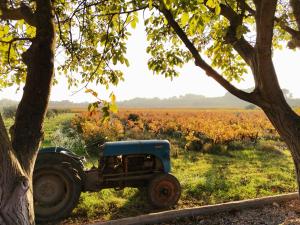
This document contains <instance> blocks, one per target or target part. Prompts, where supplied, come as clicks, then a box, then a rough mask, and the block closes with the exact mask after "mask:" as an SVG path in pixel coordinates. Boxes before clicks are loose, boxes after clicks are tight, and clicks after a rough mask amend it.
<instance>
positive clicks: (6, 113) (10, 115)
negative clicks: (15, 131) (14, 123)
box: [2, 106, 71, 119]
mask: <svg viewBox="0 0 300 225" xmlns="http://www.w3.org/2000/svg"><path fill="white" fill-rule="evenodd" d="M16 111H17V106H7V107H3V109H2V115H3V117H4V118H5V119H14V118H15V115H16ZM70 112H71V109H48V110H47V113H46V117H47V118H53V117H55V116H57V115H59V114H62V113H70Z"/></svg>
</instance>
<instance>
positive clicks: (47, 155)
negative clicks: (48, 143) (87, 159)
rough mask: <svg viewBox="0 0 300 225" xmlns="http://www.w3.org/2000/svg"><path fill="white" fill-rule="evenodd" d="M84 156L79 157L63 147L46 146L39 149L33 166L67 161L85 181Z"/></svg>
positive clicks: (83, 181)
mask: <svg viewBox="0 0 300 225" xmlns="http://www.w3.org/2000/svg"><path fill="white" fill-rule="evenodd" d="M83 161H84V157H80V156H78V155H76V154H75V153H73V152H71V151H70V150H68V149H66V148H63V147H47V148H42V149H40V150H39V152H38V155H37V159H36V162H35V167H39V166H40V165H43V166H44V165H47V164H48V165H49V164H59V163H69V164H70V165H71V166H72V167H73V168H74V169H76V170H77V172H78V175H79V176H80V178H81V180H82V184H84V183H85V173H84V165H83Z"/></svg>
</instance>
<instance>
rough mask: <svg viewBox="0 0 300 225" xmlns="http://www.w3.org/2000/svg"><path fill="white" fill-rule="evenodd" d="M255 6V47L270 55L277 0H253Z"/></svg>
mask: <svg viewBox="0 0 300 225" xmlns="http://www.w3.org/2000/svg"><path fill="white" fill-rule="evenodd" d="M254 3H255V6H256V15H255V17H256V18H255V19H256V30H257V36H256V47H257V49H258V51H261V52H264V53H265V54H268V55H270V56H271V49H272V39H273V29H274V21H275V11H276V5H277V0H254Z"/></svg>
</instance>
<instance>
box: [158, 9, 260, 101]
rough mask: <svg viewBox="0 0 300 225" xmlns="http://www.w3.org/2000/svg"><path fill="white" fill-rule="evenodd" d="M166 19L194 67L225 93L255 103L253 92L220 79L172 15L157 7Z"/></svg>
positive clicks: (166, 10) (222, 78)
mask: <svg viewBox="0 0 300 225" xmlns="http://www.w3.org/2000/svg"><path fill="white" fill-rule="evenodd" d="M157 8H158V9H159V10H160V11H161V12H162V13H163V15H164V16H165V18H166V19H167V21H168V23H169V25H170V26H171V27H172V28H173V30H174V31H175V33H176V34H177V35H178V37H179V38H180V39H181V40H182V42H183V43H184V44H185V46H186V47H187V48H188V49H189V51H190V52H191V54H192V55H193V57H194V59H195V64H196V66H198V67H200V68H201V69H203V70H204V71H205V72H206V74H207V75H208V76H209V77H212V78H213V79H214V80H215V81H217V82H218V83H219V84H220V85H222V86H223V87H224V88H225V89H226V90H227V91H229V92H230V93H231V94H233V95H235V96H237V97H238V98H240V99H242V100H245V101H248V102H251V103H254V104H256V103H257V100H256V94H255V92H252V93H247V92H244V91H242V90H240V89H238V88H236V87H235V86H233V85H232V84H231V83H230V82H228V81H227V80H226V79H225V78H224V77H222V76H221V75H220V74H219V73H218V72H217V71H216V70H214V69H213V68H212V67H211V66H210V65H209V64H207V63H206V62H205V61H204V60H203V59H202V58H201V56H200V54H199V52H198V50H197V49H196V47H195V46H194V45H193V43H192V42H191V41H190V40H189V38H188V37H187V35H186V34H185V32H184V31H183V30H182V29H181V27H180V26H179V24H178V23H177V22H176V21H175V19H174V17H173V15H172V13H171V12H170V11H169V10H168V9H166V8H165V7H164V6H163V7H161V8H159V7H157Z"/></svg>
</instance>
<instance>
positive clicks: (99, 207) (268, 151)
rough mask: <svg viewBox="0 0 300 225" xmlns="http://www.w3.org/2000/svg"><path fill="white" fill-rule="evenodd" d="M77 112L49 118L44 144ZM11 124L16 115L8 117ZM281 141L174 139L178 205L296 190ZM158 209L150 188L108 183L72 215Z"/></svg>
mask: <svg viewBox="0 0 300 225" xmlns="http://www.w3.org/2000/svg"><path fill="white" fill-rule="evenodd" d="M73 115H74V114H73V113H68V114H60V115H58V116H56V117H54V118H51V119H46V121H45V125H44V130H45V139H44V141H43V146H49V145H51V139H52V135H53V132H55V131H56V130H57V129H58V128H59V126H60V124H62V123H63V122H64V121H66V120H69V119H71V118H72V117H73ZM5 123H6V126H7V127H9V126H11V125H12V123H13V121H12V120H6V121H5ZM275 144H278V143H277V142H276V143H273V142H272V143H271V142H261V143H259V144H258V145H257V148H246V149H240V148H236V150H228V151H226V152H225V153H226V154H203V153H200V152H187V151H185V150H184V149H183V147H180V143H176V142H173V143H172V148H173V152H172V153H173V154H172V155H173V157H172V173H173V174H174V175H175V176H176V177H177V178H178V179H179V181H180V183H181V186H182V196H181V199H180V201H179V203H178V205H177V206H176V208H186V207H194V206H201V205H207V204H216V203H221V202H228V201H235V200H241V199H251V198H256V197H261V196H268V195H275V194H280V193H287V192H292V191H296V182H295V174H294V165H293V162H292V158H291V156H290V153H289V152H288V151H287V150H282V148H279V149H278V148H275V147H274V145H275ZM149 212H155V209H153V208H152V207H151V206H150V205H149V204H148V202H147V198H146V192H145V191H142V192H140V191H139V190H137V189H134V188H125V189H123V190H120V191H116V190H114V189H105V190H101V191H99V192H96V193H82V194H81V198H80V202H79V205H78V207H77V208H76V209H75V210H74V211H73V213H72V216H71V218H70V220H77V219H79V220H80V218H85V219H86V218H89V219H95V218H97V219H101V220H109V219H116V218H122V217H128V216H135V215H139V214H144V213H149Z"/></svg>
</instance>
